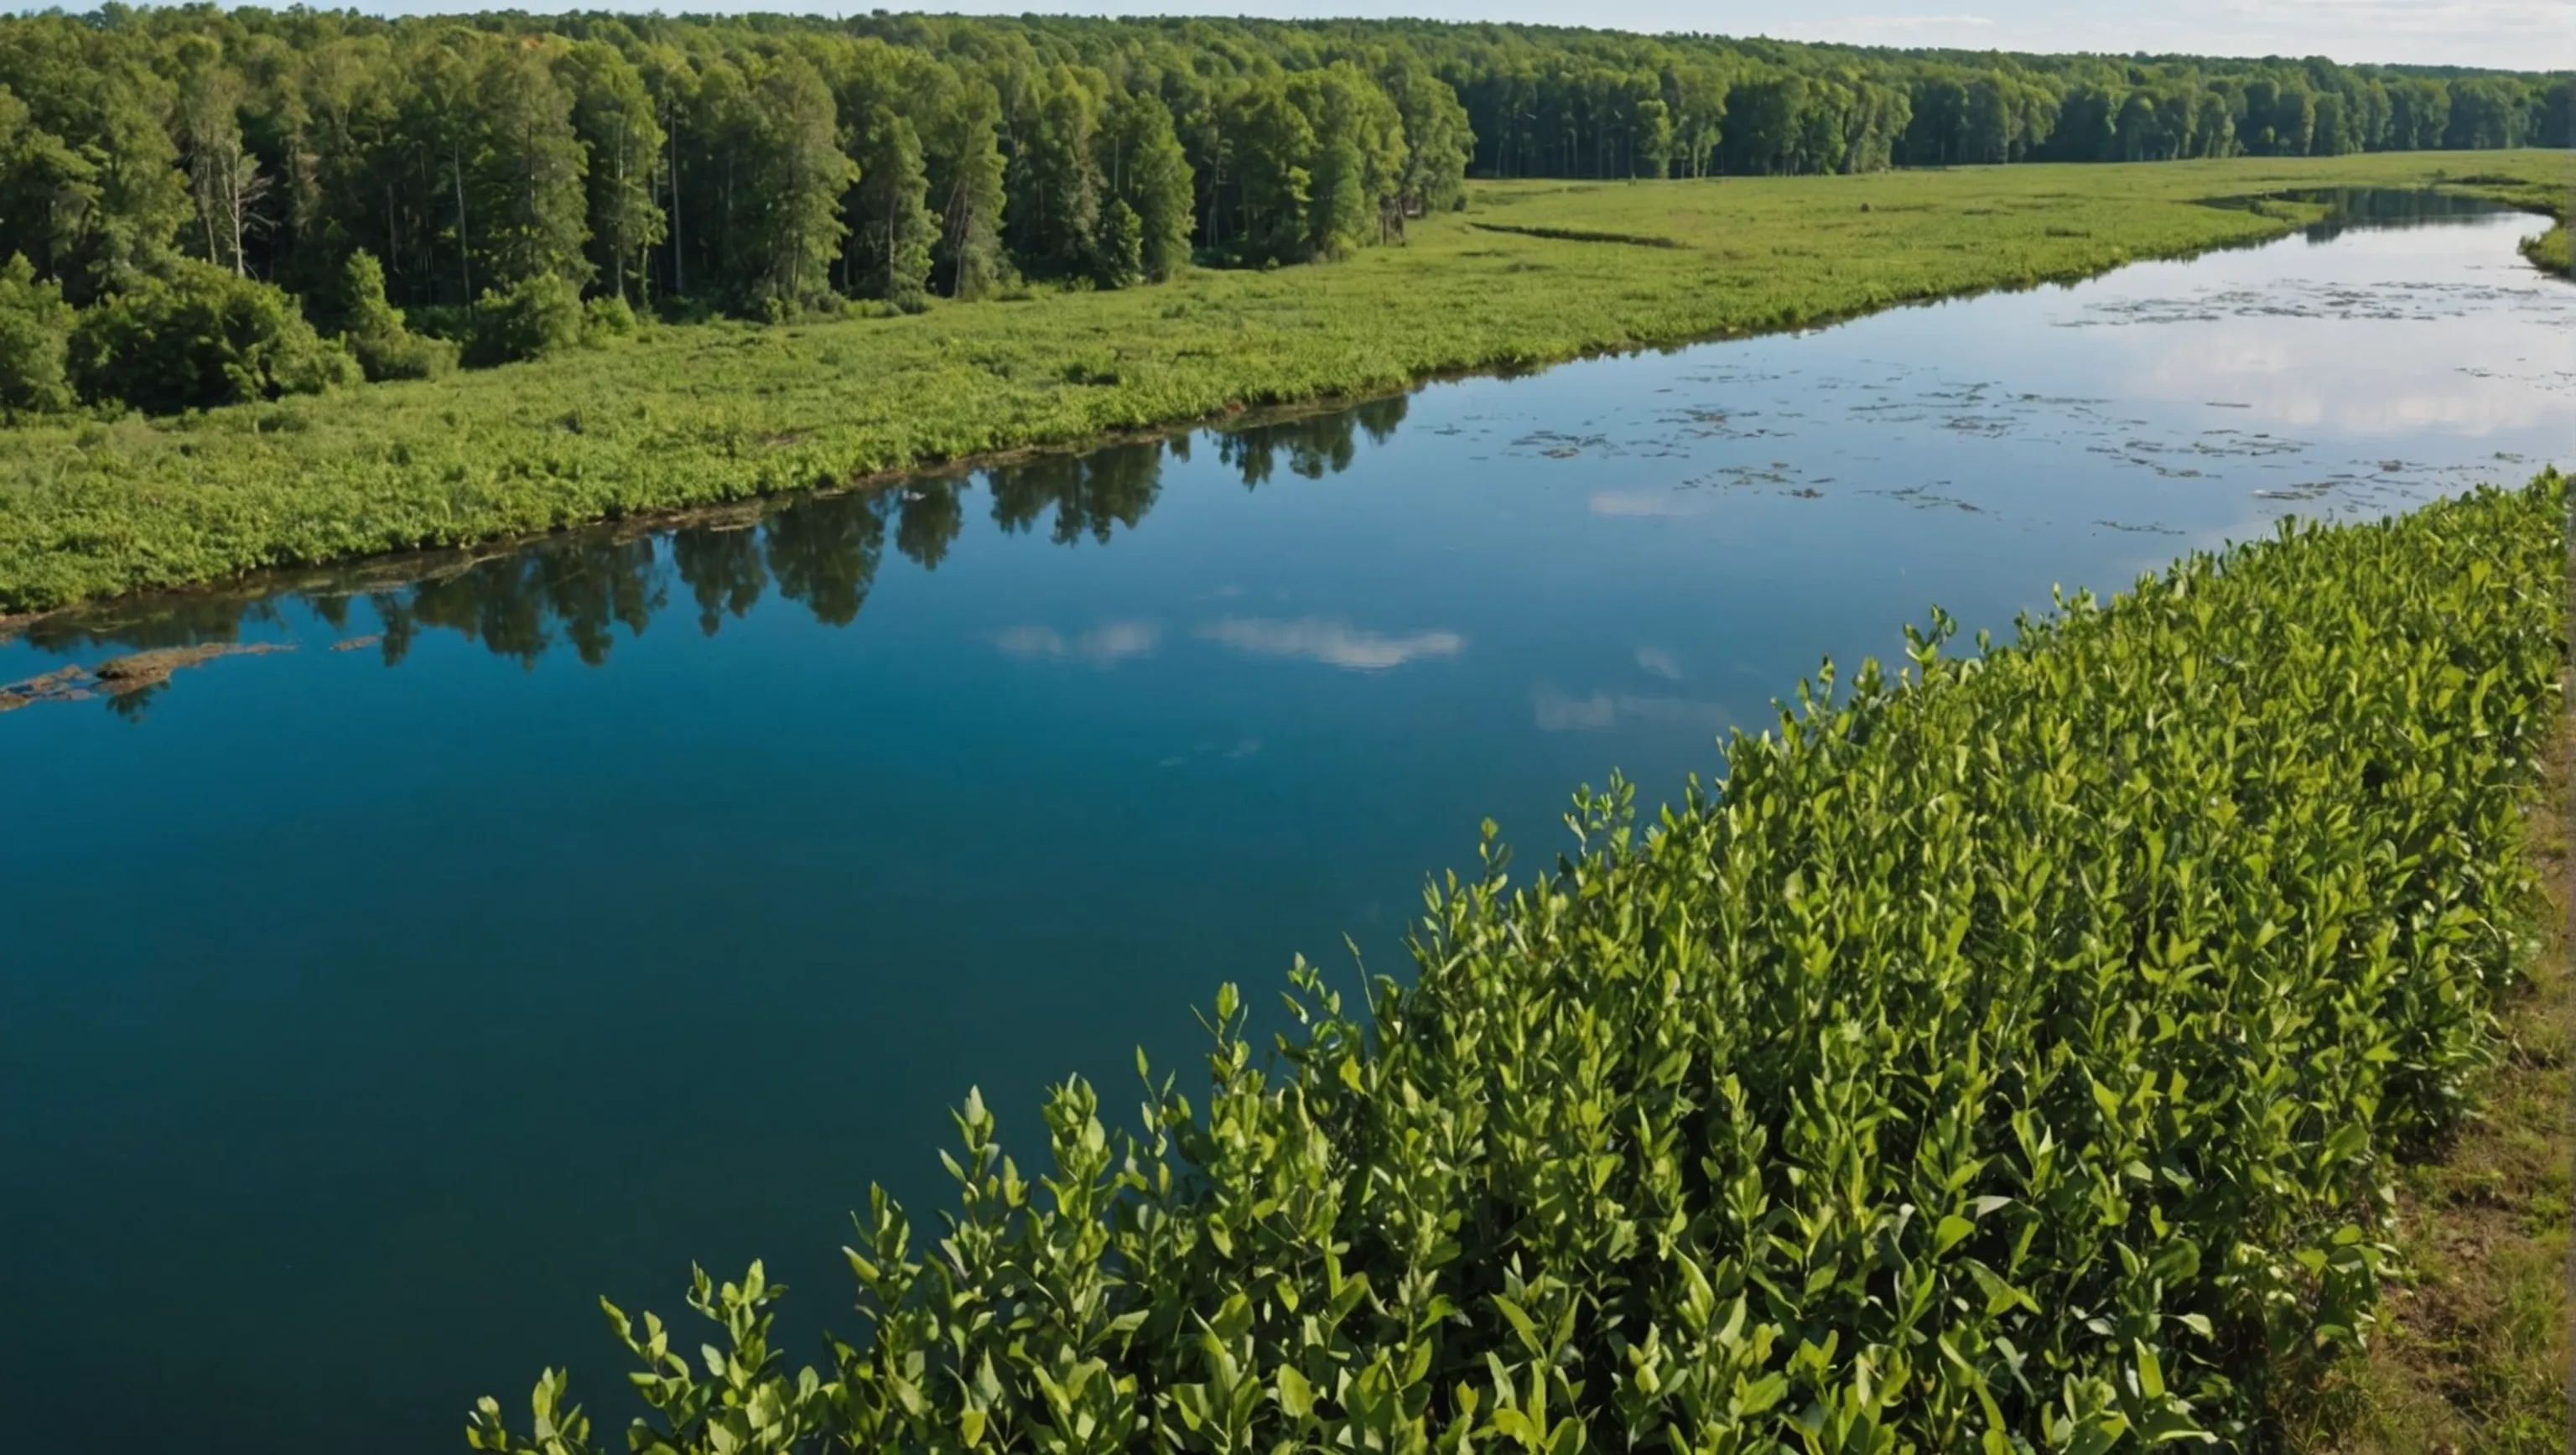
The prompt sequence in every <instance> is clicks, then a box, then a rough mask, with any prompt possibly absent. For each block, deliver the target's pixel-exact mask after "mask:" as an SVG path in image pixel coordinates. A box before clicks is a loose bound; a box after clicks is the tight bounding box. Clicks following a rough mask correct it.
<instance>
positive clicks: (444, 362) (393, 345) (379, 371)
mask: <svg viewBox="0 0 2576 1455" xmlns="http://www.w3.org/2000/svg"><path fill="white" fill-rule="evenodd" d="M341 291H342V294H343V298H342V305H343V319H344V321H343V324H342V332H341V335H340V337H341V338H342V339H343V340H345V341H346V342H347V344H348V346H349V352H350V354H351V355H352V356H354V357H355V358H356V359H357V361H358V367H359V368H360V369H362V370H364V371H365V373H366V376H367V378H368V379H369V380H371V381H374V382H379V383H381V382H383V381H385V380H388V379H435V378H438V377H439V376H441V375H443V374H446V373H447V372H448V371H450V370H452V369H454V368H455V367H456V357H457V347H456V345H454V344H452V343H450V342H448V341H447V340H445V339H439V338H429V337H426V336H424V335H421V334H416V333H414V332H412V331H411V329H410V328H409V327H408V326H407V324H406V323H405V321H404V319H403V311H402V310H401V309H399V308H396V307H394V306H393V304H392V303H390V302H388V301H386V298H385V270H384V267H383V265H382V264H380V263H378V262H377V261H376V257H375V254H373V253H370V252H367V251H366V250H364V249H360V250H359V251H357V252H355V253H352V254H350V255H349V265H348V269H347V271H346V273H345V274H344V277H343V282H342V287H341Z"/></svg>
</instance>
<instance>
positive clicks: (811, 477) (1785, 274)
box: [0, 151, 2570, 612]
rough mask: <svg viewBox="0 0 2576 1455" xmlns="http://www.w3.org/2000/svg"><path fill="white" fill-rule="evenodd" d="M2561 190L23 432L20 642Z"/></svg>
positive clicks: (685, 352)
mask: <svg viewBox="0 0 2576 1455" xmlns="http://www.w3.org/2000/svg"><path fill="white" fill-rule="evenodd" d="M2569 164H2570V163H2569V155H2568V154H2567V153H2563V152H2539V151H2526V152H2479V153H2463V154H2438V153H2403V154H2388V155H2379V156H2368V157H2349V158H2340V159H2315V160H2292V161H2277V160H2237V161H2228V162H2193V163H2157V164H2150V165H2142V166H2063V167H2061V166H2019V167H2010V168H1974V169H1962V170H1956V171H1941V172H1901V173H1892V174H1878V175H1870V176H1859V177H1810V178H1781V179H1736V178H1730V179H1723V180H1716V181H1703V182H1656V183H1647V182H1635V183H1621V182H1608V183H1575V182H1514V183H1499V184H1480V185H1477V186H1475V187H1474V188H1473V189H1472V192H1471V199H1470V204H1469V206H1468V208H1467V210H1466V211H1464V212H1463V213H1458V214H1452V215H1444V216H1440V217H1436V218H1432V219H1428V220H1425V221H1422V222H1419V223H1417V224H1416V225H1415V226H1414V228H1413V235H1412V239H1411V242H1410V243H1409V245H1407V246H1404V247H1390V248H1377V249H1370V250H1367V251H1364V252H1362V253H1361V254H1359V255H1358V256H1356V257H1353V258H1352V259H1350V260H1349V261H1347V262H1344V263H1339V264H1335V265H1331V266H1324V267H1298V268H1287V269H1281V270H1277V271H1272V272H1201V273H1197V274H1194V275H1192V276H1190V277H1188V278H1186V279H1184V280H1182V281H1180V282H1177V283H1174V284H1171V285H1167V286H1163V287H1154V288H1142V289H1136V290H1132V291H1126V292H1116V293H1040V294H1037V295H1035V296H1032V297H1029V298H1026V299H1025V300H1023V301H1017V302H987V303H977V304H967V305H950V306H938V307H934V308H932V309H931V310H930V311H929V312H927V313H924V314H920V315H917V316H911V317H890V318H851V319H845V320H836V321H830V322H821V323H812V324H805V325H798V326H788V327H775V328H761V327H752V326H738V325H730V324H717V325H704V326H692V327H670V328H660V329H654V330H649V331H648V332H647V333H646V335H645V336H644V337H642V338H640V339H638V340H635V341H633V342H628V343H622V344H618V345H616V346H614V347H612V348H609V349H605V350H601V351H597V352H586V353H581V354H577V355H574V356H571V357H566V358H558V359H553V360H548V361H545V362H541V363H534V364H523V365H513V366H510V367H505V368H500V369H493V370H488V371H482V372H473V373H466V374H461V375H457V376H453V377H451V378H447V379H443V380H439V381H435V382H428V383H417V384H391V385H376V386H370V387H367V388H363V389H356V390H348V391H343V392H340V393H336V394H332V395H326V396H321V397H313V398H299V399H292V400H288V401H285V402H281V403H277V404H265V405H252V406H244V407H240V408H234V409H225V410H218V411H214V412H210V413H207V414H203V415H197V416H183V417H178V418H170V419H152V420H146V419H142V418H129V419H125V420H121V421H117V422H114V423H100V422H94V421H93V422H73V423H55V424H47V425H42V426H32V427H25V428H20V429H15V430H10V431H7V432H6V435H5V438H6V442H7V446H8V448H7V449H6V450H5V452H0V454H4V455H5V458H0V612H11V611H17V612H26V611H37V610H44V609H49V608H53V607H59V606H63V605H67V604H70V603H73V602H77V601H81V600H84V599H88V598H95V597H101V596H108V595H114V594H117V593H120V592H126V591H132V590H135V589H138V588H144V587H154V586H170V585H179V584H185V583H192V582H202V581H208V580H213V579H217V578H221V577H225V576H229V575H232V574H235V573H238V572H242V571H246V570H251V569H255V568H260V567H267V566H278V565H289V564H305V563H312V562H318V561H324V560H331V559H337V558H343V557H350V556H358V555H365V554H371V553H376V552H383V551H390V550H398V549H403V548H408V547H415V546H424V545H450V544H456V543H460V542H464V541H469V540H475V539H483V538H490V537H496V536H505V535H511V534H518V533H526V532H532V531H541V530H546V529H551V528H554V527H558V526H564V525H569V524H573V523H576V522H581V521H587V520H597V519H603V518H613V517H617V516H621V515H627V514H631V513H635V512H645V511H659V510H668V509H674V508H678V507H683V506H690V505H699V504H706V503H711V502H717V501H724V500H732V499H740V498H744V497H746V496H751V495H755V494H760V493H765V492H774V491H781V490H790V489H799V488H805V487H811V486H824V485H839V484H846V483H849V482H852V481H854V480H858V479H862V478H864V477H866V476H869V475H871V474H875V473H878V472H883V471H888V470H898V469H903V468H906V467H909V466H916V465H921V464H926V463H930V462H934V461H942V460H954V459H958V458H962V457H966V456H973V455H980V454H986V453H991V452H997V451H1007V450H1013V449H1023V448H1031V447H1046V446H1058V445H1065V444H1070V443H1073V442H1076V441H1079V440H1083V439H1085V438H1088V437H1091V436H1096V435H1100V434H1103V433H1107V432H1113V431H1119V430H1133V429H1141V428H1149V427H1156V426H1166V425H1175V424H1181V423H1185V422H1188V421H1192V420H1197V419H1203V418H1209V417H1216V416H1223V415H1225V414H1228V413H1230V412H1233V411H1236V410H1240V409H1243V408H1246V407H1251V406H1259V405H1266V404H1279V403H1290V402H1296V401H1304V400H1310V399H1319V398H1331V397H1348V396H1356V395H1366V394H1370V393H1377V392H1383V391H1387V390H1391V389H1395V388H1398V387H1401V386H1402V385H1404V384H1406V383H1409V382H1411V381H1413V380H1416V379H1419V378H1422V377H1424V376H1426V375H1431V374H1437V373H1442V372H1447V371H1457V370H1472V369H1480V368H1492V367H1508V366H1521V365H1531V364H1539V363H1546V362H1552V361H1555V360H1560V359H1566V358H1571V357H1575V356H1578V355H1581V354H1585V353H1589V352H1594V351H1600V350H1611V349H1620V348H1627V347H1634V346H1639V345H1648V344H1663V343H1673V342H1678V341H1682V340H1687V339H1695V338H1702V337H1711V336H1720V335H1726V334H1731V333H1744V332H1752V331H1759V330H1765V329H1777V328H1785V327H1794V326H1798V325H1802V324H1809V323H1814V322H1818V321H1822V320H1827V319H1832V318H1837V317H1843V316H1848V315H1852V314H1857V313H1864V312H1868V311H1870V310H1873V309H1879V308H1885V307H1888V306H1890V305H1894V304H1900V303H1905V302H1908V301H1914V300H1921V299H1929V298H1935V297H1942V296H1948V295H1953V294H1960V293H1967V292H1973V291H1977V290H1981V289H1987V288H1995V287H2014V286H2027V285H2031V284H2036V283H2039V282H2042V281H2046V280H2052V279H2069V278H2075V277H2080V276H2083V275H2086V274H2091V273H2096V272H2100V271H2102V270H2104V269H2107V268H2111V267H2115V266H2117V265H2119V264H2121V263H2124V262H2127V261H2130V260H2132V259H2136V258H2144V257H2154V256H2167V255H2173V254H2180V253H2187V252H2191V251H2195V250H2198V249H2203V248H2208V247H2213V246H2220V245H2225V244H2230V243H2241V242H2248V241H2253V240H2257V239H2260V238H2264V237H2268V236H2272V235H2275V234H2278V233H2280V232H2283V231H2286V230H2287V229H2289V228H2290V227H2292V226H2294V225H2295V223H2296V222H2297V221H2298V220H2299V219H2298V217H2297V215H2296V214H2297V211H2298V209H2295V208H2287V209H2283V208H2274V209H2269V210H2267V211H2265V212H2256V211H2252V210H2244V209H2230V208H2218V207H2208V206H2202V205H2198V204H2199V203H2201V202H2202V201H2204V200H2206V199H2213V198H2226V197H2242V196H2246V195H2249V194H2260V193H2268V192H2277V191H2282V190H2287V189H2299V188H2325V187H2342V186H2389V187H2401V186H2418V185H2423V184H2427V183H2432V182H2436V181H2441V180H2445V179H2463V180H2464V184H2465V185H2467V186H2468V187H2469V189H2470V190H2476V191H2481V192H2484V193H2487V194H2489V195H2494V196H2501V197H2507V198H2510V199H2512V200H2517V201H2520V202H2522V203H2524V204H2525V205H2541V204H2543V203H2545V202H2546V200H2547V199H2549V198H2552V197H2563V196H2564V192H2565V189H2564V182H2565V177H2566V172H2567V169H2568V167H2569ZM1550 234H1553V235H1550ZM1573 234H1583V235H1587V236H1572V235H1573ZM2563 236H2564V235H2563V233H2562V234H2561V238H2562V241H2563Z"/></svg>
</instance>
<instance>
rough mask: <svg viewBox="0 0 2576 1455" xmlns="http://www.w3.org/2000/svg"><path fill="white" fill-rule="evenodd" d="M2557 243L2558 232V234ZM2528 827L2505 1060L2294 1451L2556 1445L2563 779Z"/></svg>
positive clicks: (2326, 1378) (2564, 776)
mask: <svg viewBox="0 0 2576 1455" xmlns="http://www.w3.org/2000/svg"><path fill="white" fill-rule="evenodd" d="M2562 236H2563V234H2562ZM2571 761H2576V733H2563V734H2562V736H2561V739H2560V742H2559V747H2558V753H2557V755H2556V760H2555V762H2554V763H2552V765H2551V771H2550V775H2549V786H2550V792H2549V793H2548V794H2547V796H2546V797H2545V799H2544V800H2543V802H2542V803H2541V804H2540V805H2539V806H2538V807H2537V808H2535V810H2534V811H2533V812H2532V813H2531V815H2530V816H2529V819H2528V823H2529V826H2530V835H2529V838H2530V853H2531V858H2532V862H2533V863H2534V864H2535V865H2536V866H2537V868H2538V870H2539V875H2538V879H2539V883H2540V885H2541V888H2542V891H2543V894H2542V899H2543V903H2542V906H2541V910H2540V913H2539V914H2538V915H2537V916H2536V927H2537V928H2538V930H2539V931H2540V933H2541V937H2542V938H2541V943H2540V945H2539V948H2538V950H2537V952H2536V953H2535V954H2534V955H2533V957H2532V962H2531V968H2530V971H2529V975H2528V983H2527V984H2526V985H2525V986H2524V987H2523V988H2522V989H2521V990H2520V991H2519V992H2518V993H2516V994H2514V995H2513V996H2511V997H2509V998H2508V999H2507V1000H2506V1001H2505V1002H2504V1004H2503V1005H2502V1006H2501V1007H2500V1008H2499V1009H2500V1013H2499V1022H2500V1024H2499V1028H2498V1029H2499V1037H2498V1039H2499V1041H2500V1044H2501V1054H2500V1055H2499V1056H2498V1057H2497V1060H2496V1062H2495V1064H2494V1065H2493V1066H2491V1067H2489V1068H2487V1070H2486V1071H2485V1072H2484V1073H2482V1074H2481V1075H2480V1077H2479V1078H2478V1082H2477V1085H2476V1087H2475V1090H2474V1095H2475V1097H2476V1100H2477V1103H2478V1105H2479V1106H2480V1107H2481V1108H2482V1111H2481V1114H2480V1115H2479V1117H2478V1118H2477V1119H2476V1120H2474V1121H2472V1122H2470V1123H2468V1124H2467V1125H2466V1126H2465V1127H2463V1128H2462V1129H2461V1133H2460V1135H2459V1137H2458V1138H2457V1139H2456V1140H2454V1141H2452V1142H2451V1143H2449V1144H2448V1145H2446V1146H2444V1147H2443V1148H2441V1149H2440V1152H2439V1154H2438V1155H2436V1156H2433V1157H2431V1158H2428V1159H2426V1160H2424V1161H2422V1162H2419V1163H2417V1164H2415V1165H2412V1166H2408V1167H2405V1168H2402V1169H2400V1171H2399V1173H2398V1176H2397V1179H2396V1192H2397V1201H2396V1210H2395V1218H2394V1233H2395V1237H2394V1242H2395V1246H2396V1248H2397V1251H2398V1255H2399V1259H2400V1261H2401V1263H2402V1264H2403V1265H2404V1266H2405V1267H2406V1268H2407V1269H2408V1270H2409V1272H2408V1276H2407V1277H2406V1279H2405V1280H2404V1281H2403V1282H2402V1283H2400V1284H2399V1285H2398V1286H2396V1287H2395V1288H2393V1289H2391V1290H2390V1292H2389V1295H2388V1299H2387V1303H2386V1307H2385V1310H2384V1321H2383V1323H2382V1324H2381V1326H2380V1327H2379V1329H2377V1330H2376V1331H2375V1332H2374V1334H2373V1336H2372V1340H2371V1343H2370V1346H2369V1348H2368V1349H2367V1350H2366V1351H2365V1352H2364V1353H2363V1354H2362V1355H2360V1356H2359V1357H2356V1358H2353V1359H2350V1360H2347V1361H2344V1362H2342V1363H2340V1364H2337V1365H2334V1366H2332V1367H2330V1368H2328V1369H2327V1370H2325V1371H2323V1373H2322V1375H2321V1377H2320V1378H2319V1379H2317V1380H2316V1382H2315V1383H2314V1384H2313V1385H2312V1386H2311V1387H2309V1388H2307V1389H2304V1390H2302V1391H2301V1392H2300V1393H2299V1394H2298V1396H2297V1397H2296V1398H2295V1399H2294V1400H2293V1401H2292V1408H2290V1409H2289V1410H2288V1411H2287V1412H2286V1418H2285V1425H2286V1429H2285V1431H2284V1434H2285V1437H2286V1441H2285V1443H2287V1445H2288V1446H2289V1447H2290V1448H2291V1449H2293V1450H2297V1451H2314V1452H2318V1455H2325V1452H2338V1455H2377V1452H2388V1455H2400V1452H2409V1455H2411V1452H2419V1451H2432V1450H2442V1449H2452V1450H2487V1451H2528V1452H2532V1455H2542V1452H2549V1451H2558V1450H2563V1449H2565V1448H2566V1442H2567V1406H2566V1389H2565V1385H2564V1380H2565V1378H2566V1372H2567V1361H2568V1323H2567V1312H2568V1286H2567V1254H2568V1222H2569V1216H2570V1208H2571V1186H2570V1178H2569V1173H2570V1168H2571V1167H2576V1135H2571V1132H2572V1131H2576V1129H2571V1127H2570V1124H2569V1117H2568V1097H2569V1093H2570V1089H2571V1086H2576V1077H2571V1066H2570V1056H2571V1054H2576V972H2572V971H2571V967H2570V965H2569V963H2568V942H2567V935H2566V928H2567V908H2568V907H2567V892H2568V888H2569V881H2568V877H2567V876H2568V871H2569V867H2570V866H2569V863H2568V847H2569V846H2568V837H2567V827H2568V810H2569V808H2570V802H2569V793H2570V789H2571V787H2576V785H2571V782H2570V777H2569V768H2570V766H2571Z"/></svg>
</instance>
